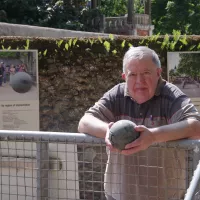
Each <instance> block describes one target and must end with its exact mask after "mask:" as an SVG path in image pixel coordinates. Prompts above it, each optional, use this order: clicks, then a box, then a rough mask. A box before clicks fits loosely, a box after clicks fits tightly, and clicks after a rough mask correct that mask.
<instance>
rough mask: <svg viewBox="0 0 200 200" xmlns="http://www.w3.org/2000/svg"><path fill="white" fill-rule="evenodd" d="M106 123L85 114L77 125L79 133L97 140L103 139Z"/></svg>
mask: <svg viewBox="0 0 200 200" xmlns="http://www.w3.org/2000/svg"><path fill="white" fill-rule="evenodd" d="M107 127H108V123H105V122H103V121H101V120H99V119H97V118H96V117H94V116H92V115H89V114H85V115H84V116H83V117H82V118H81V120H80V122H79V125H78V131H79V132H80V133H87V134H90V135H93V136H95V137H99V138H105V135H106V130H107Z"/></svg>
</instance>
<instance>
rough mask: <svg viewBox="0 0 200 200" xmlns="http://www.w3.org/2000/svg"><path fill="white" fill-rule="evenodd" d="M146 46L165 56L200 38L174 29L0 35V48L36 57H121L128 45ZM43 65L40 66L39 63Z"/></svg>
mask: <svg viewBox="0 0 200 200" xmlns="http://www.w3.org/2000/svg"><path fill="white" fill-rule="evenodd" d="M139 45H142V46H149V47H150V48H152V49H154V50H155V51H156V52H157V53H158V54H159V55H160V57H161V61H162V60H165V59H166V53H167V51H198V50H200V37H199V36H187V35H181V33H180V31H176V30H174V31H173V33H172V35H168V34H166V35H165V36H160V35H159V34H157V35H153V36H151V37H149V36H148V37H130V36H116V35H111V34H110V35H109V37H96V38H60V39H53V38H30V37H26V38H25V37H0V48H1V50H11V49H12V50H13V49H14V50H28V49H37V50H38V55H39V60H43V59H45V58H53V59H55V60H56V59H57V58H58V57H59V58H60V57H64V58H70V59H72V60H73V59H76V55H82V56H86V57H87V56H89V57H92V56H99V57H101V56H109V57H123V54H124V53H125V51H126V50H127V49H128V48H129V47H131V46H139ZM40 67H41V68H43V66H40Z"/></svg>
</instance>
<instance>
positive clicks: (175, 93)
mask: <svg viewBox="0 0 200 200" xmlns="http://www.w3.org/2000/svg"><path fill="white" fill-rule="evenodd" d="M161 95H162V96H165V97H168V98H170V99H176V98H178V97H180V96H186V94H185V93H183V92H182V91H181V89H180V88H178V87H177V86H176V85H174V84H172V83H169V82H167V81H166V84H165V85H164V86H163V89H162V92H161Z"/></svg>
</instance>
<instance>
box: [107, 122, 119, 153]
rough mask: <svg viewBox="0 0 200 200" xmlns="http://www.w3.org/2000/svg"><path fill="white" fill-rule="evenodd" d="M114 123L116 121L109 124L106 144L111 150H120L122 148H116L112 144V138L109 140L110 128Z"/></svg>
mask: <svg viewBox="0 0 200 200" xmlns="http://www.w3.org/2000/svg"><path fill="white" fill-rule="evenodd" d="M113 124H114V122H110V123H109V124H108V128H107V131H106V137H105V142H106V146H107V147H108V148H109V150H110V151H112V152H120V150H118V149H116V148H114V147H113V145H112V144H111V142H110V140H109V132H110V128H111V126H112V125H113Z"/></svg>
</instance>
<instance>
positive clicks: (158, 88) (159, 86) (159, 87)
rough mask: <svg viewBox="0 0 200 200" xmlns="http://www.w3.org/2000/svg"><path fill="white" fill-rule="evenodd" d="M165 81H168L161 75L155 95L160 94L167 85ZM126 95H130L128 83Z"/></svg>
mask: <svg viewBox="0 0 200 200" xmlns="http://www.w3.org/2000/svg"><path fill="white" fill-rule="evenodd" d="M165 83H166V81H165V80H164V79H162V77H160V78H159V79H158V84H157V87H156V91H155V96H159V95H160V92H161V90H162V88H163V86H164V85H165ZM124 96H129V97H130V95H129V92H128V88H127V85H126V83H125V90H124Z"/></svg>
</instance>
